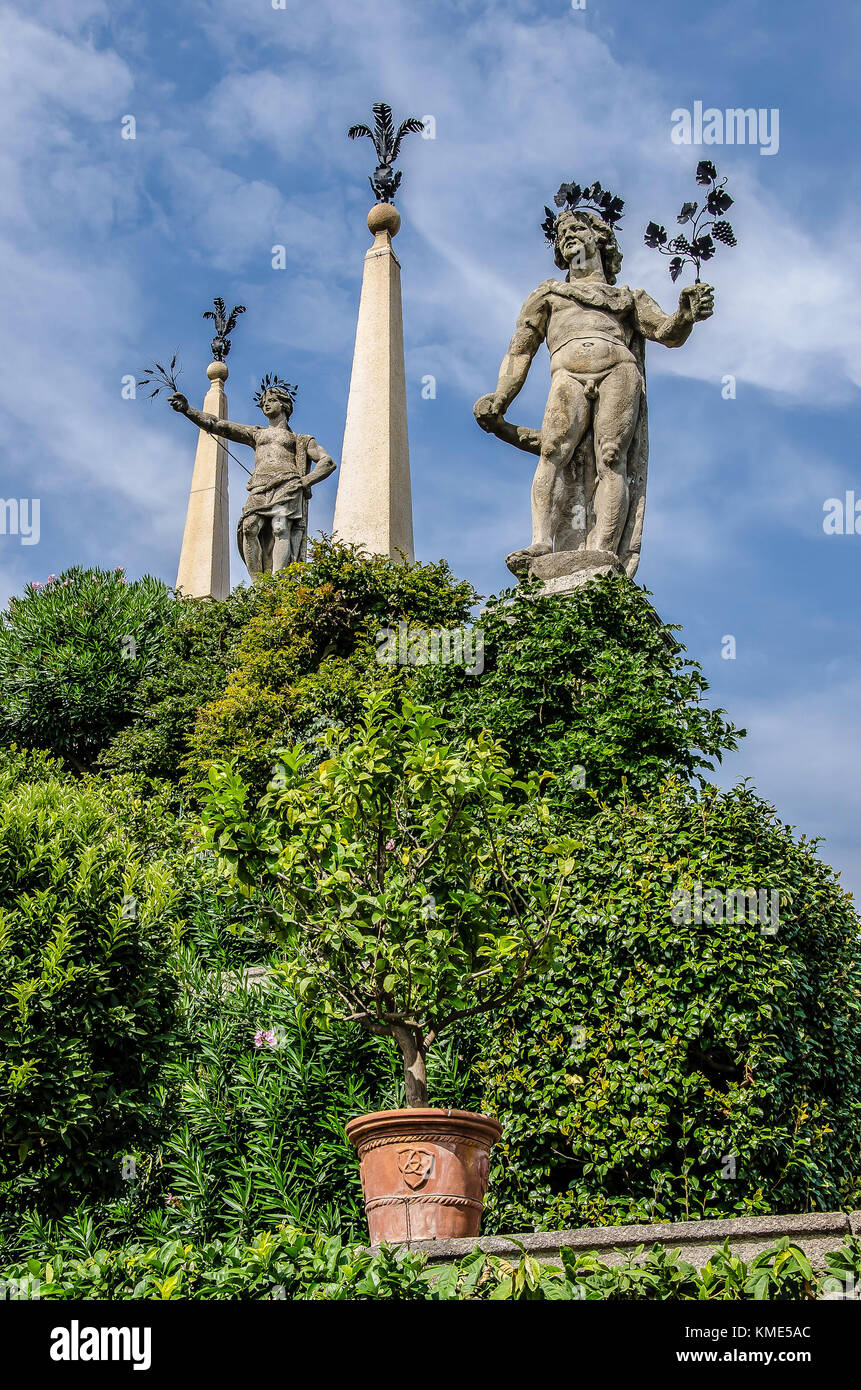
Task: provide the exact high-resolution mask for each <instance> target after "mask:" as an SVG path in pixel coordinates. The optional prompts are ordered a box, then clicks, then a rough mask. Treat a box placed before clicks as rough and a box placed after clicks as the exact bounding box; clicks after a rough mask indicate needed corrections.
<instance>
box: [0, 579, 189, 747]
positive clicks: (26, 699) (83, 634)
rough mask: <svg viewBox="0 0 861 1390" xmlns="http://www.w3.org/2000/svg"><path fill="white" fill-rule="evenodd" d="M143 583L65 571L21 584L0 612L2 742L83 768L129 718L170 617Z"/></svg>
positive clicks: (165, 604)
mask: <svg viewBox="0 0 861 1390" xmlns="http://www.w3.org/2000/svg"><path fill="white" fill-rule="evenodd" d="M174 608H175V605H174V602H173V599H172V598H171V593H170V590H169V589H168V588H167V586H166V585H164V584H163V583H162V582H161V581H160V580H158V579H153V578H152V577H151V576H150V575H146V576H144V578H143V579H137V580H135V581H134V582H133V583H127V582H126V578H125V575H124V574H123V571H122V570H121V569H117V570H99V569H89V570H85V569H80V568H79V567H75V568H73V569H68V570H64V571H63V573H62V574H60V575H51V576H50V577H49V578H48V579H47V580H46V581H45V582H44V583H41V582H39V581H34V582H32V583H30V584H28V585H27V586H26V588H25V590H24V594H23V595H22V596H21V597H20V598H12V599H10V600H9V606H8V608H7V610H6V611H5V612H4V613H2V614H0V740H2V744H3V745H4V746H6V747H9V746H10V745H17V746H19V747H21V748H41V749H46V750H47V751H48V752H50V753H52V754H54V755H55V756H56V757H58V758H61V759H62V760H63V761H64V763H65V764H66V765H67V766H68V767H70V768H74V769H76V770H77V771H78V772H85V771H88V770H90V769H91V768H92V767H93V765H94V763H95V761H96V759H97V758H98V756H99V754H100V753H101V752H102V751H103V749H104V748H105V747H106V745H107V744H108V743H109V741H110V739H111V738H112V737H113V736H114V735H115V734H116V733H117V732H118V731H119V730H120V729H122V728H124V727H125V725H127V724H128V723H129V722H130V721H131V720H132V719H133V718H134V716H135V714H136V712H137V710H138V708H139V705H138V692H139V688H140V685H141V682H142V681H144V680H145V679H146V677H147V675H148V674H149V673H150V672H151V671H152V670H154V669H155V667H156V665H157V663H158V661H159V659H160V653H161V650H162V647H163V644H164V639H165V634H166V632H167V630H168V628H169V625H170V623H171V621H172V619H173V613H174Z"/></svg>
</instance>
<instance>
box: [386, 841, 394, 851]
mask: <svg viewBox="0 0 861 1390" xmlns="http://www.w3.org/2000/svg"><path fill="white" fill-rule="evenodd" d="M394 847H395V842H394V840H386V849H394Z"/></svg>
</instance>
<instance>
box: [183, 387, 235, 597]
mask: <svg viewBox="0 0 861 1390" xmlns="http://www.w3.org/2000/svg"><path fill="white" fill-rule="evenodd" d="M206 375H207V376H208V377H209V380H210V383H211V384H210V387H209V390H208V391H207V393H206V396H205V397H204V401H203V409H204V411H205V412H206V413H207V414H208V415H216V416H217V417H218V419H219V420H226V419H227V396H226V395H225V391H224V383H225V381H226V380H227V363H226V362H211V363H210V364H209V366H208V367H207V369H206ZM229 520H230V518H229V515H228V501H227V449H226V448H225V444H224V440H223V439H217V438H216V437H215V435H214V434H208V433H207V431H206V430H201V431H200V432H199V434H198V439H197V453H196V454H195V456H194V472H193V474H192V477H191V492H190V493H189V497H188V511H187V512H186V514H185V532H184V534H183V537H182V550H181V551H180V554H179V571H178V573H177V576H176V587H177V589H181V590H182V592H183V593H184V594H185V595H187V596H188V597H190V598H216V599H217V598H226V597H227V595H228V594H229V593H230V526H229Z"/></svg>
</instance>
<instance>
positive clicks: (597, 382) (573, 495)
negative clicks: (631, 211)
mask: <svg viewBox="0 0 861 1390" xmlns="http://www.w3.org/2000/svg"><path fill="white" fill-rule="evenodd" d="M594 190H597V193H598V194H600V193H601V189H600V185H595V186H594ZM594 190H590V189H587V190H586V192H585V194H584V198H585V200H586V201H593V202H596V201H597V202H598V206H597V207H593V208H589V207H584V206H578V207H575V208H571V207H566V208H565V209H564V210H563V211H562V212H561V213H560V214H559V215H558V216H554V214H553V213H552V212H551V211H550V210H549V209H548V210H547V211H548V221H547V222H546V223H545V224H544V227H545V232H546V234H547V236H548V240H549V241H550V242H551V244H552V246H553V248H554V252H555V259H556V264H557V265H558V266H559V268H560V270H566V271H567V274H566V276H565V279H564V280H544V281H543V282H542V283H541V284H540V285H539V286H538V288H537V289H536V290H535V291H534V292H533V293H532V294H531V295H530V296H529V298H528V299H527V300H526V302H525V304H524V305H523V308H522V309H521V311H520V317H519V318H518V321H517V327H516V328H515V330H514V336H513V338H512V339H511V343H510V345H509V348H508V352H507V354H506V356H505V358H504V360H503V363H502V366H501V368H500V372H499V380H498V383H497V387H496V391H495V393H494V394H492V395H487V396H482V397H481V399H480V400H478V401H477V402H476V404H475V417H476V420H477V421H478V423H479V425H480V426H481V428H482V429H483V430H486V431H487V432H488V433H491V434H495V435H498V436H499V438H500V439H504V440H505V441H506V442H507V443H509V444H513V445H515V446H516V447H517V448H519V449H524V450H527V451H528V452H531V453H536V454H539V455H540V458H539V462H538V467H537V469H536V471H535V479H534V481H533V484H532V542H531V544H530V545H528V546H526V547H524V548H523V549H522V550H516V551H514V552H513V554H511V555H509V556H508V557H507V559H506V563H507V565H508V567H509V569H510V570H511V571H512V573H513V574H516V575H523V574H532V575H535V576H536V577H537V578H539V579H542V580H544V581H545V591H549V592H557V593H566V592H570V590H571V589H573V588H574V587H576V585H577V584H579V583H581V582H583V580H584V579H585V578H588V576H589V575H590V574H593V573H600V572H608V571H619V570H624V571H625V572H626V573H627V574H629V575H631V576H633V575H634V573H635V572H636V569H637V565H638V563H639V559H640V543H641V537H642V530H643V509H644V506H645V494H646V472H647V465H648V428H647V414H646V384H645V339H646V338H649V339H651V341H652V342H656V343H663V344H664V345H665V346H666V347H680V346H681V345H682V343H684V342H685V341H686V340H687V338H688V336H689V334H690V332H691V329H692V328H693V326H694V324H695V323H696V322H698V321H699V320H702V319H706V318H708V317H709V315H710V314H711V313H712V312H713V310H714V291H713V290H712V288H711V286H710V285H705V284H695V285H689V286H687V288H685V289H683V290H682V291H681V294H680V295H679V307H678V309H676V310H675V311H674V312H673V313H671V314H665V313H664V311H663V309H661V307H660V306H659V305H658V304H656V303H655V301H654V300H653V299H651V298H650V297H649V295H647V294H646V293H645V291H644V290H631V289H629V288H628V286H627V285H620V286H617V285H616V276H617V275H618V273H619V270H620V269H621V264H622V255H621V252H620V250H619V245H618V242H617V241H616V234H615V230H614V226H613V224H614V222H615V221H617V220H618V216H619V213H620V212H621V208H622V203H621V200H620V199H617V198H611V195H609V194H603V197H602V199H600V200H598V198H597V196H595V194H594ZM577 192H578V195H579V189H577ZM580 201H583V199H580ZM557 204H558V199H557ZM608 208H609V213H608V212H607V209H608ZM602 214H603V215H602ZM545 340H546V342H547V346H548V349H549V351H550V371H551V385H550V393H549V396H548V398H547V405H546V407H545V412H544V421H543V424H542V426H541V429H540V430H535V429H528V428H525V427H523V426H518V425H513V424H510V423H509V422H508V421H506V420H505V418H504V417H505V412H506V410H507V409H508V407H509V406H510V404H511V402H512V401H513V400H514V398H515V396H516V395H517V394H518V392H519V391H520V390H521V388H522V387H523V384H524V382H525V381H526V377H527V374H528V372H529V367H530V364H531V362H532V359H533V357H534V356H535V354H536V352H537V351H538V349H539V347H540V345H541V343H542V342H543V341H545Z"/></svg>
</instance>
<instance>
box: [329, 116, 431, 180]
mask: <svg viewBox="0 0 861 1390" xmlns="http://www.w3.org/2000/svg"><path fill="white" fill-rule="evenodd" d="M372 110H373V112H374V128H373V130H372V129H371V127H370V126H368V125H361V124H360V125H351V126H350V129H349V130H348V131H347V135H348V136H349V138H350V139H351V140H358V139H360V138H361V137H362V136H364V135H367V137H368V139H369V140H371V141H373V145H374V149H375V150H376V152H377V159H378V160H379V164H378V165H377V167H376V169H375V171H374V176H373V178H372V177H371V176H370V174H369V175H368V183H369V184H370V185H371V188H372V189H373V190H374V193H375V195H376V197H377V199H378V200H379V202H381V203H391V202H393V201H394V196H395V193H396V192H397V190H398V189H399V188H400V186H401V179H402V178H403V173H402V171H401V170H400V169H398V170H397V172H396V171H395V170H394V168H393V167H392V166H393V165H394V162H395V160H396V159H397V157H398V155H399V154H400V150H401V141H402V140H403V138H404V136H405V135H410V134H415V135H417V134H418V133H419V132H420V131H422V130H424V122H423V121H420V120H419V119H418V117H417V116H408V117H407V119H406V120H405V121H401V123H400V125H399V126H398V128H397V130H395V123H394V121H393V120H392V108H391V107H390V106H389V105H388V104H387V103H386V102H385V101H375V102H374V105H373V108H372Z"/></svg>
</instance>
